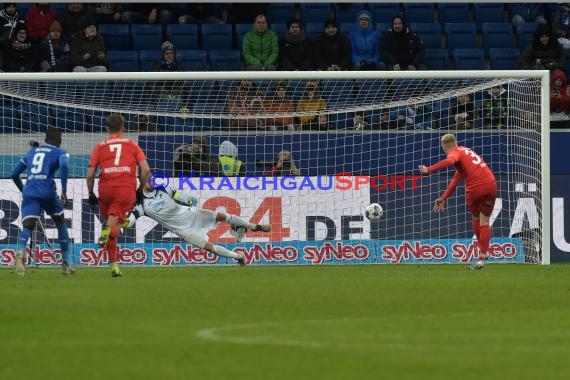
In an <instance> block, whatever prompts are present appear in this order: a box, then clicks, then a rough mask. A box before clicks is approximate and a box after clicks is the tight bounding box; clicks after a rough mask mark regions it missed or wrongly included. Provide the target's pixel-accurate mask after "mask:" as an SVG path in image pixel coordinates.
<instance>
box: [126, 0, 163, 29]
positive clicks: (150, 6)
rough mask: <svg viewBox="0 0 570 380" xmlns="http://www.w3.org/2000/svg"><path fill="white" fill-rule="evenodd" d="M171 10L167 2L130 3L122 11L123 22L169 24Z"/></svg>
mask: <svg viewBox="0 0 570 380" xmlns="http://www.w3.org/2000/svg"><path fill="white" fill-rule="evenodd" d="M171 19H172V12H170V10H169V9H168V3H131V4H129V6H128V8H127V9H126V10H125V11H124V12H123V19H122V20H123V22H124V23H125V24H157V23H158V24H159V25H167V24H170V20H171Z"/></svg>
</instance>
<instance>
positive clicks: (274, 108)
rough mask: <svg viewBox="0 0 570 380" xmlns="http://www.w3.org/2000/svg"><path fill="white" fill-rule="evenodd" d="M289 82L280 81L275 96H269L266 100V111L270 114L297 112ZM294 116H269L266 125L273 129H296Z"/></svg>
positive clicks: (276, 86)
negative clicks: (290, 92) (289, 89)
mask: <svg viewBox="0 0 570 380" xmlns="http://www.w3.org/2000/svg"><path fill="white" fill-rule="evenodd" d="M288 87H289V84H288V83H287V81H279V82H277V84H276V85H275V91H274V93H273V96H271V97H267V98H266V101H265V111H267V113H268V114H285V115H286V114H292V113H293V112H295V107H294V106H293V98H292V97H291V96H290V95H289V91H288ZM294 124H295V123H294V120H293V117H292V116H283V117H275V118H268V119H267V120H266V126H267V127H268V128H269V129H271V130H290V131H293V130H295V126H294Z"/></svg>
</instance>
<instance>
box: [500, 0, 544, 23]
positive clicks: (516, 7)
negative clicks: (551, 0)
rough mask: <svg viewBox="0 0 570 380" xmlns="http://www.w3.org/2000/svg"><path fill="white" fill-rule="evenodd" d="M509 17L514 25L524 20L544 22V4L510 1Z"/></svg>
mask: <svg viewBox="0 0 570 380" xmlns="http://www.w3.org/2000/svg"><path fill="white" fill-rule="evenodd" d="M509 9H510V10H511V19H512V23H513V26H514V27H517V26H519V25H520V24H524V23H525V22H537V23H539V24H546V17H545V8H544V4H532V3H510V4H509Z"/></svg>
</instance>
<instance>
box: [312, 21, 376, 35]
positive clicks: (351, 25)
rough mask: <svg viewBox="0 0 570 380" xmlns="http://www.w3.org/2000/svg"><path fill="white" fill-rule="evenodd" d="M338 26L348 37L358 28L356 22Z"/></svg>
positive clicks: (343, 23)
mask: <svg viewBox="0 0 570 380" xmlns="http://www.w3.org/2000/svg"><path fill="white" fill-rule="evenodd" d="M376 25H378V24H376ZM338 26H339V30H340V31H341V32H343V33H344V34H346V35H348V33H350V32H352V31H353V30H354V29H355V28H356V24H355V23H354V22H341V23H340V24H339V25H338ZM323 30H324V28H323Z"/></svg>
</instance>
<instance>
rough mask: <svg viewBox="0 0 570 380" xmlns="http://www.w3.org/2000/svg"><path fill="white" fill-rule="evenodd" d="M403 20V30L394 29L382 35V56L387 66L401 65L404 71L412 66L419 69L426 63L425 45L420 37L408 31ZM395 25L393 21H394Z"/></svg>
mask: <svg viewBox="0 0 570 380" xmlns="http://www.w3.org/2000/svg"><path fill="white" fill-rule="evenodd" d="M395 18H399V19H400V20H402V25H403V30H402V31H401V32H399V33H398V32H396V31H394V30H393V28H390V29H388V30H387V31H385V32H384V33H383V34H382V38H381V39H380V55H381V56H382V61H384V63H385V64H386V65H387V66H394V65H398V64H399V65H400V66H401V67H402V68H403V69H405V68H407V67H408V66H410V65H414V66H415V67H416V68H419V67H420V66H421V65H422V64H423V62H424V45H423V43H422V40H421V39H420V38H419V37H418V35H417V34H416V33H415V32H413V31H411V30H410V29H408V28H407V27H406V24H405V22H404V19H402V18H401V17H400V16H396V17H394V19H395ZM392 23H393V20H392Z"/></svg>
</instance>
